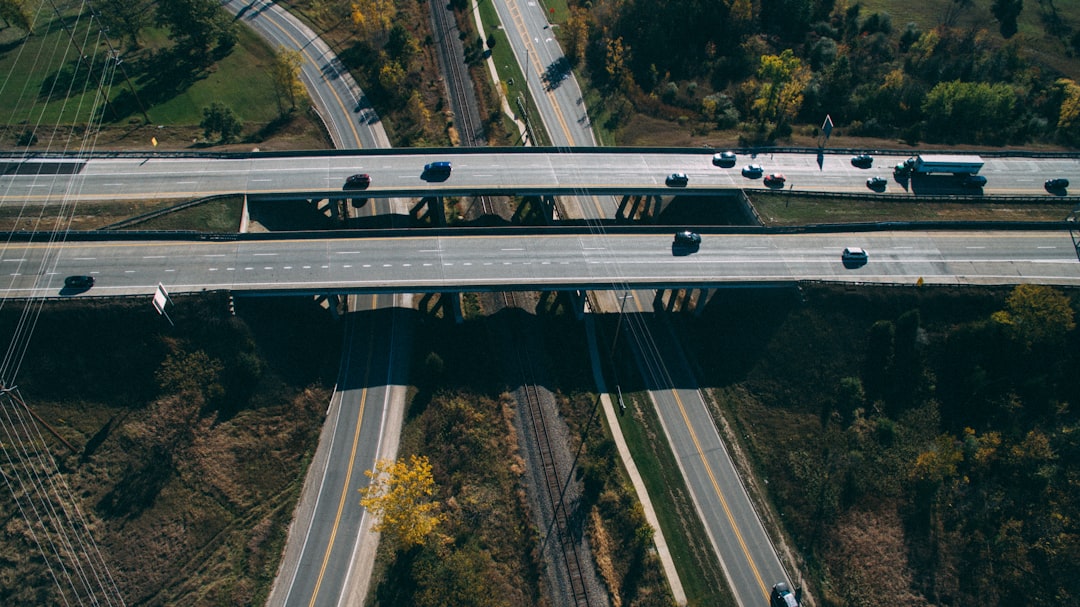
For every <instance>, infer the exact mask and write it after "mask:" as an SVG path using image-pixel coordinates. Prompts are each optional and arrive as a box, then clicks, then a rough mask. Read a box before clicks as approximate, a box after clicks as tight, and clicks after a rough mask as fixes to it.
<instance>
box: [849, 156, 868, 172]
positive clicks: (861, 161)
mask: <svg viewBox="0 0 1080 607" xmlns="http://www.w3.org/2000/svg"><path fill="white" fill-rule="evenodd" d="M851 164H852V165H854V166H857V167H859V168H860V169H868V168H870V167H872V166H874V157H873V156H871V155H870V154H859V155H858V156H852V157H851Z"/></svg>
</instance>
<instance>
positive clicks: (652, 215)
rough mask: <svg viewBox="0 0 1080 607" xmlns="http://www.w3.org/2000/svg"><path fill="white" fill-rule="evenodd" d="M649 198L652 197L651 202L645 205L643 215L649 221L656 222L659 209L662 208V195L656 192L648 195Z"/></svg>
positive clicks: (658, 216)
mask: <svg viewBox="0 0 1080 607" xmlns="http://www.w3.org/2000/svg"><path fill="white" fill-rule="evenodd" d="M650 198H651V199H652V204H651V205H646V208H645V215H646V216H647V217H648V219H649V223H656V222H657V221H659V220H660V211H662V210H663V208H664V197H663V196H661V195H659V194H656V195H654V196H650Z"/></svg>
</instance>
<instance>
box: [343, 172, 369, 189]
mask: <svg viewBox="0 0 1080 607" xmlns="http://www.w3.org/2000/svg"><path fill="white" fill-rule="evenodd" d="M369 185H371V176H369V175H368V174H367V173H357V174H355V175H349V176H348V177H347V178H346V179H345V189H346V190H363V189H364V188H366V187H368V186H369Z"/></svg>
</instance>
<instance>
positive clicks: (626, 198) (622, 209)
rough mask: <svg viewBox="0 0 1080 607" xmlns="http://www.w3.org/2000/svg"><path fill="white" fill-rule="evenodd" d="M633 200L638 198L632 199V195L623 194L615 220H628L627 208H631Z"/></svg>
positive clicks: (616, 210)
mask: <svg viewBox="0 0 1080 607" xmlns="http://www.w3.org/2000/svg"><path fill="white" fill-rule="evenodd" d="M631 198H637V197H636V196H633V197H632V196H630V194H623V197H622V199H620V200H619V208H617V209H615V219H616V220H617V221H624V220H625V219H626V208H627V207H628V206H630V200H631Z"/></svg>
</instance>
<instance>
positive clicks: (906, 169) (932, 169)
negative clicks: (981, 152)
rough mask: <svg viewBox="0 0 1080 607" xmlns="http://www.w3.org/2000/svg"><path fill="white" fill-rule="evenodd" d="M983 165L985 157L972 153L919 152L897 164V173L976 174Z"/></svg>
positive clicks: (895, 170) (895, 171) (895, 169)
mask: <svg viewBox="0 0 1080 607" xmlns="http://www.w3.org/2000/svg"><path fill="white" fill-rule="evenodd" d="M982 167H983V159H982V158H980V157H979V156H973V155H970V154H919V155H917V156H912V157H911V158H908V159H907V160H905V161H903V162H901V163H900V164H898V165H896V167H895V168H894V169H893V172H894V173H895V174H896V175H912V174H920V175H929V174H930V173H952V174H953V175H956V176H963V175H974V174H976V173H978V172H979V169H981V168H982Z"/></svg>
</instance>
